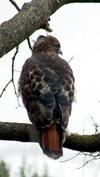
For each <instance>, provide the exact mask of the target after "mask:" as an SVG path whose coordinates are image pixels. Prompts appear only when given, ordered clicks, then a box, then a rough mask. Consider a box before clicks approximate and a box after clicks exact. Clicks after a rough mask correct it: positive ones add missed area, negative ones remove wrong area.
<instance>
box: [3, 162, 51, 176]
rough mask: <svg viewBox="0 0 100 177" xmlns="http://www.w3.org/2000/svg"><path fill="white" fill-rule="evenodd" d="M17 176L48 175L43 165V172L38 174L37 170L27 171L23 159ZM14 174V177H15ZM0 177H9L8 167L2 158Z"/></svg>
mask: <svg viewBox="0 0 100 177" xmlns="http://www.w3.org/2000/svg"><path fill="white" fill-rule="evenodd" d="M17 176H18V177H49V176H48V171H47V168H46V167H45V170H44V173H43V174H42V175H41V176H40V175H39V174H38V173H37V172H34V173H33V172H32V167H31V170H30V171H29V170H28V171H27V164H26V163H25V160H23V162H22V165H21V167H20V168H19V170H18V175H17ZM17 176H16V177H17ZM0 177H10V169H9V168H8V166H7V164H6V162H4V161H3V160H1V161H0Z"/></svg>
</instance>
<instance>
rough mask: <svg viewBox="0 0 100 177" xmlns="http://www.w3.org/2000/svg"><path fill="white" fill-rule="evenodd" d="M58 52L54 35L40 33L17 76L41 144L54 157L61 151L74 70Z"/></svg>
mask: <svg viewBox="0 0 100 177" xmlns="http://www.w3.org/2000/svg"><path fill="white" fill-rule="evenodd" d="M60 52H61V50H60V43H59V41H58V40H57V39H56V38H55V37H53V36H46V37H45V36H39V37H38V39H37V41H36V42H35V44H34V46H33V51H32V56H31V57H30V58H29V59H27V60H26V62H25V64H24V66H23V68H22V72H21V76H20V79H19V91H20V93H21V96H22V100H23V103H24V105H25V107H26V109H27V113H28V116H29V119H30V121H31V122H32V124H34V126H35V127H36V130H37V133H38V136H39V140H40V146H41V148H42V150H43V152H44V153H45V154H46V155H48V156H49V157H51V158H54V159H57V158H59V157H60V156H61V155H62V154H63V152H62V146H63V140H64V131H65V129H66V127H67V125H68V120H69V115H70V114H71V108H72V102H73V99H74V76H73V72H72V69H71V68H70V66H69V64H68V63H67V62H66V61H65V60H63V59H62V58H60V57H59V56H58V54H59V53H60Z"/></svg>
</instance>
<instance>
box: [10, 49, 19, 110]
mask: <svg viewBox="0 0 100 177" xmlns="http://www.w3.org/2000/svg"><path fill="white" fill-rule="evenodd" d="M18 49H19V47H18V46H17V47H16V51H15V53H14V56H13V57H12V79H11V81H12V84H13V88H14V92H15V95H16V97H17V102H18V107H19V106H20V103H19V96H18V93H17V90H16V86H15V81H14V63H15V58H16V55H17V53H18Z"/></svg>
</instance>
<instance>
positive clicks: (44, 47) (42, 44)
mask: <svg viewBox="0 0 100 177" xmlns="http://www.w3.org/2000/svg"><path fill="white" fill-rule="evenodd" d="M37 52H39V53H40V52H47V53H55V54H57V55H58V54H62V52H61V49H60V43H59V41H58V40H57V39H56V38H55V37H53V36H50V35H48V36H42V35H40V36H39V37H38V38H37V40H36V42H35V43H34V46H33V53H37Z"/></svg>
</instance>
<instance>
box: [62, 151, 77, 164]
mask: <svg viewBox="0 0 100 177" xmlns="http://www.w3.org/2000/svg"><path fill="white" fill-rule="evenodd" d="M78 155H80V152H78V153H77V154H75V155H74V156H73V157H70V158H69V159H66V160H62V161H60V162H68V161H70V160H73V159H74V158H76V157H77V156H78Z"/></svg>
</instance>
